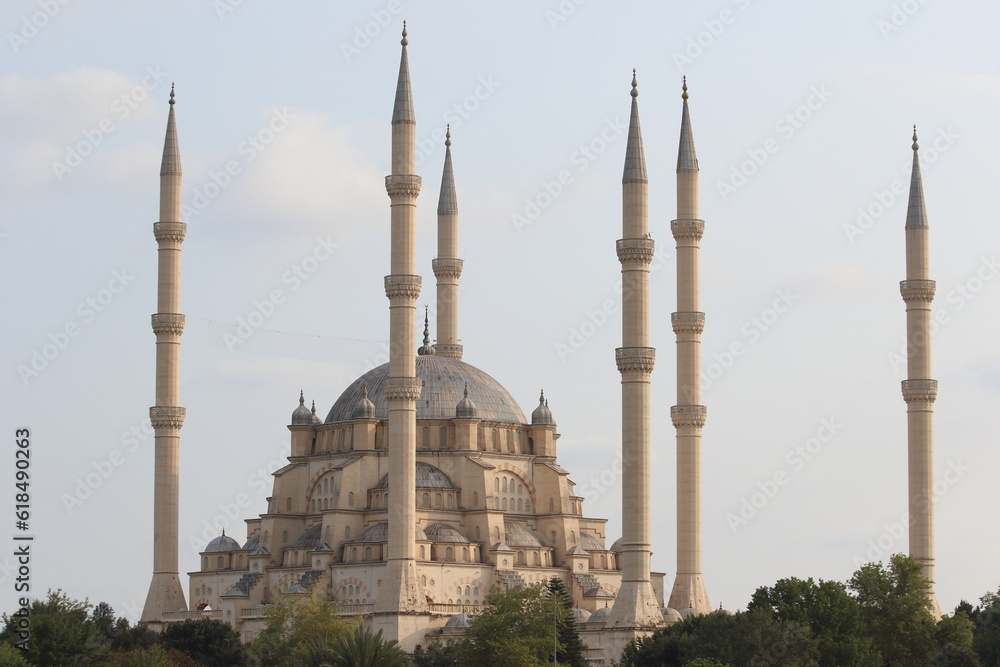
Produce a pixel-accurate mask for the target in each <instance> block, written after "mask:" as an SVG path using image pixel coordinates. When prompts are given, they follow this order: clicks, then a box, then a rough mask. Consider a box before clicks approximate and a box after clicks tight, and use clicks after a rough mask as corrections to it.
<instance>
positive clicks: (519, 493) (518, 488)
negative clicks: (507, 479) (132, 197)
mask: <svg viewBox="0 0 1000 667" xmlns="http://www.w3.org/2000/svg"><path fill="white" fill-rule="evenodd" d="M522 493H524V485H523V484H518V485H517V495H521V494H522Z"/></svg>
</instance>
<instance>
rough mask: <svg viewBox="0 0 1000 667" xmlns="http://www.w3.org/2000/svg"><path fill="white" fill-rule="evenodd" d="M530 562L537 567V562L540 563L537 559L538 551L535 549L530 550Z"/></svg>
mask: <svg viewBox="0 0 1000 667" xmlns="http://www.w3.org/2000/svg"><path fill="white" fill-rule="evenodd" d="M531 564H532V565H534V566H535V567H538V566H539V564H540V563H539V560H538V552H537V551H532V552H531Z"/></svg>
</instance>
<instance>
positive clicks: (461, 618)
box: [444, 614, 469, 628]
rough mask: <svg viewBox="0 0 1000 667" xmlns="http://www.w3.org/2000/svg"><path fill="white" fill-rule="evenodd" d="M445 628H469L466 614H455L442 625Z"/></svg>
mask: <svg viewBox="0 0 1000 667" xmlns="http://www.w3.org/2000/svg"><path fill="white" fill-rule="evenodd" d="M444 627H446V628H467V627H469V615H468V614H455V615H454V616H452V617H451V618H449V619H448V621H447V622H446V623H445V624H444Z"/></svg>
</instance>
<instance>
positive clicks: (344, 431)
mask: <svg viewBox="0 0 1000 667" xmlns="http://www.w3.org/2000/svg"><path fill="white" fill-rule="evenodd" d="M346 436H347V429H346V428H342V429H340V437H339V438H337V451H338V452H342V451H344V438H345V437H346Z"/></svg>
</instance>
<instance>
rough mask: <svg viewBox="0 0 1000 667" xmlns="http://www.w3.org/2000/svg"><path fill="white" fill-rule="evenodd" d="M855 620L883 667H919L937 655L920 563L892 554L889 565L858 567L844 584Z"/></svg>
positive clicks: (926, 582)
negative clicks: (855, 606)
mask: <svg viewBox="0 0 1000 667" xmlns="http://www.w3.org/2000/svg"><path fill="white" fill-rule="evenodd" d="M848 585H849V587H850V589H851V590H852V591H854V595H855V597H856V599H857V601H858V604H859V605H860V607H861V621H862V623H863V624H864V626H865V627H866V628H867V629H868V632H869V634H870V636H871V638H872V642H873V643H874V645H875V647H876V648H877V649H878V650H879V651H880V652H881V654H882V657H883V659H884V663H883V664H885V665H887V666H888V667H911V666H912V667H923V666H924V665H926V664H927V663H928V662H929V661H930V660H932V659H933V658H934V655H935V654H936V653H937V651H938V646H937V642H936V641H935V639H934V632H935V622H934V616H933V615H932V613H931V610H932V604H931V601H930V599H929V598H928V597H927V589H928V587H929V583H928V581H927V579H925V578H924V576H923V574H922V570H921V567H920V563H918V562H917V561H916V560H914V559H913V558H910V557H909V556H904V555H902V554H894V555H893V556H892V557H891V558H890V559H889V565H888V566H884V565H882V564H881V563H868V564H867V565H862V566H861V568H859V569H858V571H857V572H855V573H854V576H852V577H851V580H850V583H849V584H848Z"/></svg>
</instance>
